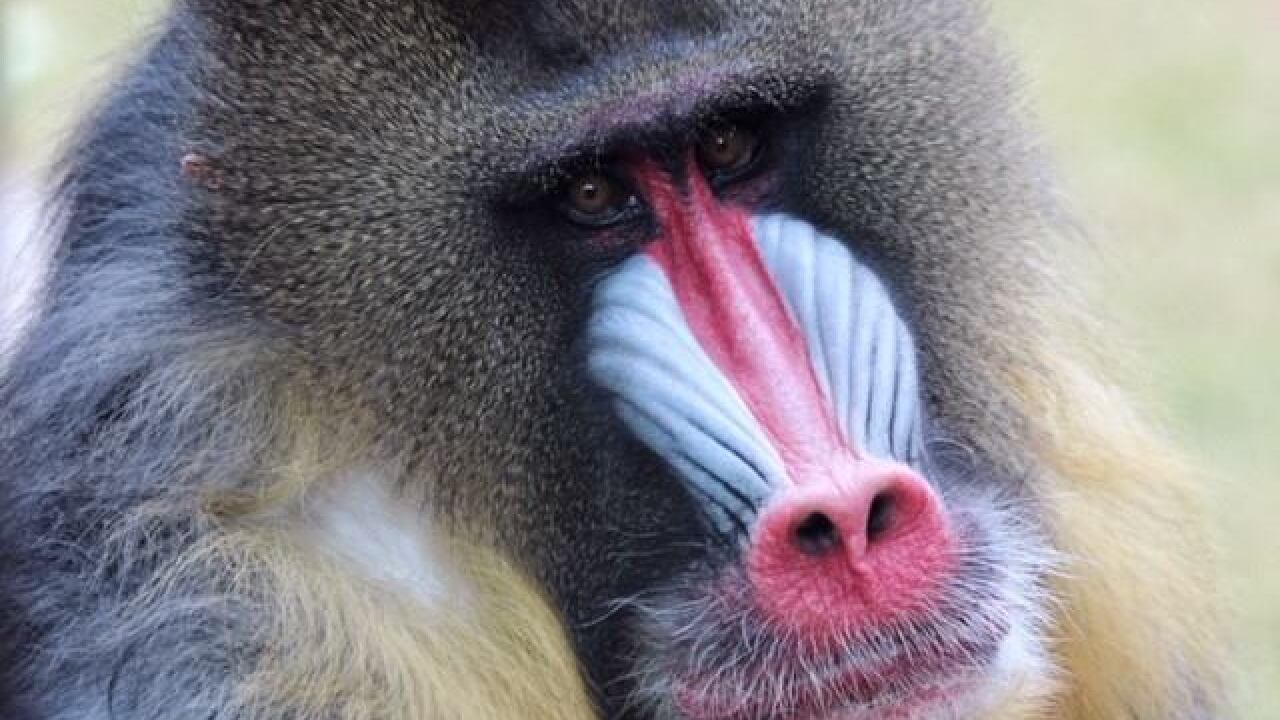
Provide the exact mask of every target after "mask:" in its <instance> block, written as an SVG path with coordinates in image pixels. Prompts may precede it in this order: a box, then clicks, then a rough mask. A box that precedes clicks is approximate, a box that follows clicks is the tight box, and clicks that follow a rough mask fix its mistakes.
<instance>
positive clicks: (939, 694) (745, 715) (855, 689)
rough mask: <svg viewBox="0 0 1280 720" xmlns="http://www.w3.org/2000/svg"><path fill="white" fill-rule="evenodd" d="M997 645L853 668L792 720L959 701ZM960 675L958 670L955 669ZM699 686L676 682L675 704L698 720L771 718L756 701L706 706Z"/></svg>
mask: <svg viewBox="0 0 1280 720" xmlns="http://www.w3.org/2000/svg"><path fill="white" fill-rule="evenodd" d="M996 649H997V645H996V644H994V643H993V644H989V645H982V646H974V645H959V646H957V647H955V648H952V649H948V650H947V651H945V652H941V653H938V654H937V655H933V656H931V657H927V658H921V657H913V658H910V659H908V658H905V657H897V658H895V659H893V660H890V661H888V662H886V663H885V664H883V665H881V666H879V667H878V668H874V669H868V668H865V667H850V668H849V669H847V670H845V671H844V672H842V673H840V674H837V675H834V676H833V677H832V678H830V679H829V680H828V681H827V682H825V683H824V684H823V685H821V686H820V687H816V688H810V689H809V690H810V692H809V693H808V694H807V695H805V696H802V697H799V698H797V699H796V702H795V704H794V705H793V706H792V707H791V708H790V709H789V710H788V713H787V715H786V717H787V718H788V720H846V719H848V720H861V719H862V718H864V717H868V716H867V715H866V714H865V713H867V712H868V711H869V710H871V709H874V713H875V714H874V716H875V717H877V718H885V719H886V720H892V719H894V718H898V719H901V720H905V719H906V718H910V717H913V716H914V715H915V714H916V713H918V712H919V711H920V710H922V709H924V708H926V707H930V706H933V705H936V704H938V703H939V702H942V701H945V700H948V699H952V698H955V697H956V696H957V695H958V694H962V693H964V692H965V691H966V690H967V688H968V687H969V686H970V683H968V682H966V681H965V679H964V678H965V676H966V675H969V674H972V673H974V672H976V671H977V670H978V668H980V667H981V666H982V665H983V664H985V661H987V660H989V659H990V658H991V657H993V656H994V655H995V652H996ZM957 667H958V668H960V670H956V668H957ZM695 683H696V680H694V681H690V680H677V682H676V702H677V705H678V706H679V708H680V710H681V712H682V713H683V714H684V715H686V716H687V717H689V718H693V719H694V720H759V718H763V717H766V716H771V715H768V712H767V711H766V709H765V708H762V707H760V703H758V702H757V701H755V700H754V699H752V698H743V699H741V700H738V701H734V700H730V699H720V698H715V697H713V699H712V700H711V701H710V702H705V701H703V700H702V699H700V698H696V697H693V695H694V694H695V692H696V691H695V690H694V689H693V687H692V686H693V685H695ZM891 690H897V692H899V693H900V694H901V697H899V698H898V699H897V701H896V702H894V703H893V705H892V706H888V705H878V704H877V703H878V702H880V701H883V699H884V698H885V696H886V695H887V694H888V693H889V692H890V691H891Z"/></svg>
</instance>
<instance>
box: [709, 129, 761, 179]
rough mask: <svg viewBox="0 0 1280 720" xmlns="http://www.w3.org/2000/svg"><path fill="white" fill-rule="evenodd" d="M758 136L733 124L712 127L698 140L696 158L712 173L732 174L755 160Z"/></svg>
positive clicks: (758, 142) (758, 141) (758, 145)
mask: <svg viewBox="0 0 1280 720" xmlns="http://www.w3.org/2000/svg"><path fill="white" fill-rule="evenodd" d="M759 148H760V138H759V137H757V136H756V134H755V133H753V132H751V131H750V130H747V129H746V128H742V127H736V126H733V125H728V126H723V127H717V128H713V129H712V130H710V131H708V132H707V133H706V134H704V135H703V136H702V138H701V139H700V140H699V141H698V159H699V160H700V161H701V162H702V166H703V167H704V168H706V169H707V170H708V171H710V172H711V173H712V174H714V175H721V176H732V175H734V174H736V173H738V172H741V171H742V170H745V169H746V168H747V167H749V166H750V165H751V162H752V161H753V160H755V158H756V153H757V151H758V150H759Z"/></svg>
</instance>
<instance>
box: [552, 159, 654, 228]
mask: <svg viewBox="0 0 1280 720" xmlns="http://www.w3.org/2000/svg"><path fill="white" fill-rule="evenodd" d="M562 192H563V193H564V197H563V200H562V202H561V207H562V209H563V211H564V213H565V214H566V215H568V216H569V219H570V220H573V221H574V222H576V223H578V224H580V225H588V226H592V227H605V226H607V225H614V224H617V223H619V222H622V221H624V220H627V219H630V218H631V217H632V216H634V215H635V213H636V210H637V209H638V208H639V205H640V201H639V199H638V198H637V197H636V195H635V193H633V192H632V191H631V190H630V188H628V187H627V186H626V185H625V184H624V183H623V182H622V181H620V180H618V179H617V178H615V177H612V176H610V175H609V174H607V173H603V172H588V173H584V174H582V175H579V176H577V177H575V178H573V179H572V180H570V181H569V182H568V183H567V184H566V185H565V187H564V189H563V191H562Z"/></svg>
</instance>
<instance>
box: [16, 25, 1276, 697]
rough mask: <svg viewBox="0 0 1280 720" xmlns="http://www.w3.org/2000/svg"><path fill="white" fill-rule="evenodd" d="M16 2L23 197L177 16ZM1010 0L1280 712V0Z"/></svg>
mask: <svg viewBox="0 0 1280 720" xmlns="http://www.w3.org/2000/svg"><path fill="white" fill-rule="evenodd" d="M0 3H2V4H0V8H2V9H3V22H2V25H0V27H2V28H3V34H4V35H3V41H2V43H0V49H2V51H3V55H0V58H2V62H3V65H0V73H2V80H0V113H3V114H2V115H0V122H3V123H4V125H3V130H4V134H3V137H4V140H5V142H4V144H3V145H2V146H0V149H2V154H0V178H7V180H6V182H7V184H8V186H9V187H10V188H12V187H14V186H15V184H23V182H24V181H23V180H22V178H24V177H29V176H30V174H31V173H32V171H33V168H38V167H40V166H41V165H42V164H43V163H44V162H45V161H46V160H47V158H48V157H49V153H50V148H51V147H52V146H53V145H54V144H55V143H56V142H57V141H58V140H59V139H60V138H61V137H63V135H64V133H65V127H66V125H67V122H68V119H69V118H71V117H72V116H73V115H74V113H75V111H76V110H77V109H78V108H79V107H81V106H82V104H83V103H84V102H85V100H86V99H87V98H90V97H92V95H93V92H94V89H95V88H97V87H99V86H100V84H101V82H102V79H103V78H104V77H107V76H109V74H110V72H111V69H112V61H113V60H115V59H118V57H119V50H120V48H122V47H124V46H125V45H127V43H128V42H129V40H130V39H131V38H132V37H133V34H134V33H136V32H137V31H138V30H139V29H140V28H143V27H145V25H146V23H147V22H148V21H149V20H150V19H151V18H152V17H154V15H155V13H156V11H157V9H158V8H159V6H160V4H161V3H160V2H159V1H158V0H0ZM993 5H994V9H995V13H996V19H997V22H998V24H999V25H1000V26H1001V27H1002V28H1003V29H1004V30H1005V31H1006V33H1007V34H1008V36H1009V40H1010V44H1011V47H1012V49H1013V50H1014V51H1015V53H1016V54H1017V55H1018V56H1020V58H1021V60H1022V62H1023V66H1024V68H1025V71H1026V73H1025V74H1026V78H1027V83H1028V86H1029V91H1030V92H1029V95H1030V99H1031V102H1032V107H1033V108H1034V109H1035V111H1036V113H1037V114H1038V116H1039V117H1040V118H1041V121H1042V124H1043V125H1044V126H1045V127H1046V129H1047V131H1048V134H1049V137H1050V139H1051V141H1052V143H1053V144H1054V146H1055V147H1056V148H1057V150H1058V153H1059V156H1060V158H1061V161H1062V168H1063V175H1064V179H1065V181H1066V184H1067V187H1068V189H1069V191H1070V194H1071V197H1072V198H1073V202H1074V204H1075V208H1076V210H1077V213H1078V215H1079V217H1080V219H1081V221H1082V223H1083V224H1084V226H1085V227H1086V228H1087V230H1088V231H1089V234H1090V236H1091V237H1092V238H1093V242H1094V243H1095V245H1096V246H1097V248H1098V249H1099V250H1100V251H1101V252H1100V253H1099V254H1100V256H1101V257H1102V258H1103V259H1102V261H1101V262H1098V263H1095V272H1094V277H1093V279H1094V281H1095V282H1094V285H1093V288H1094V292H1095V295H1096V297H1097V300H1098V304H1099V307H1101V308H1102V309H1103V312H1104V313H1106V314H1107V315H1108V316H1109V319H1110V320H1111V321H1112V322H1113V323H1114V324H1115V325H1116V326H1117V327H1118V328H1120V330H1121V332H1120V336H1121V337H1124V338H1125V339H1126V342H1127V343H1128V344H1129V345H1130V346H1131V347H1134V348H1137V349H1138V350H1139V352H1140V354H1139V363H1138V364H1139V365H1140V366H1141V367H1142V368H1143V369H1144V370H1145V371H1147V374H1145V375H1144V376H1142V377H1140V378H1139V381H1140V382H1139V385H1140V390H1141V391H1142V392H1144V393H1145V396H1146V399H1147V400H1149V402H1150V404H1151V405H1152V406H1153V407H1154V408H1156V409H1157V410H1156V412H1157V415H1158V417H1162V418H1164V421H1165V423H1166V424H1167V426H1168V427H1169V429H1170V432H1172V433H1174V434H1175V435H1176V436H1177V437H1179V438H1180V439H1181V440H1182V441H1183V443H1184V444H1185V445H1186V446H1187V447H1189V448H1191V449H1192V451H1193V452H1194V453H1195V454H1196V456H1197V457H1198V458H1199V459H1200V460H1202V462H1203V464H1204V466H1205V467H1206V468H1207V469H1208V470H1207V473H1208V476H1209V478H1210V480H1211V493H1212V499H1213V501H1214V510H1215V512H1216V514H1217V518H1218V520H1219V522H1218V527H1219V529H1220V536H1221V540H1222V545H1223V550H1224V553H1223V555H1224V560H1223V563H1224V568H1225V572H1224V573H1223V583H1224V585H1225V586H1226V588H1227V589H1228V591H1229V593H1230V595H1231V596H1232V597H1234V598H1236V599H1237V601H1238V602H1237V615H1238V621H1237V633H1236V634H1237V643H1238V645H1239V653H1238V655H1239V657H1240V661H1241V666H1242V672H1241V673H1240V683H1241V689H1240V695H1241V704H1242V706H1243V709H1244V716H1245V717H1246V718H1254V719H1256V720H1270V719H1273V718H1280V529H1277V528H1280V411H1278V410H1277V408H1280V1H1278V0H1129V1H1128V2H1115V1H1114V0H1056V2H1050V1H1049V0H993ZM10 196H11V197H12V193H11V194H10ZM4 220H5V218H0V221H4ZM0 238H3V234H2V233H0ZM3 258H4V255H3V253H0V260H3ZM0 290H3V285H2V284H0ZM1206 561H1209V560H1208V559H1206Z"/></svg>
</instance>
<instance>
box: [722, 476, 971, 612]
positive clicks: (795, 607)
mask: <svg viewBox="0 0 1280 720" xmlns="http://www.w3.org/2000/svg"><path fill="white" fill-rule="evenodd" d="M837 465H838V466H839V467H838V468H837V470H836V472H823V473H821V475H822V477H821V478H820V479H816V480H813V481H809V482H803V483H799V484H794V485H791V486H789V487H786V488H784V489H781V490H780V491H779V492H778V494H776V495H775V496H774V497H773V498H772V499H771V501H770V502H769V504H768V505H767V507H766V508H765V510H764V512H763V513H762V514H761V516H760V519H759V521H758V523H757V526H756V528H755V530H754V532H753V533H752V535H751V541H750V544H749V547H748V550H747V556H746V565H747V572H748V576H749V578H750V581H751V583H752V587H753V590H754V592H755V595H756V601H757V602H758V603H759V604H760V605H761V606H762V608H763V609H764V610H765V611H766V613H767V614H768V615H769V616H770V617H772V618H773V619H774V621H775V622H778V623H780V624H783V625H785V626H787V627H789V628H791V629H794V630H796V631H798V632H801V633H803V634H817V635H819V636H825V635H830V634H843V633H848V632H855V631H857V629H858V628H860V627H862V626H864V625H868V624H878V623H882V622H885V621H887V620H890V619H893V618H895V617H899V616H902V615H910V614H911V613H912V611H913V610H917V609H919V608H920V607H922V606H923V605H925V604H927V603H928V602H929V599H930V596H931V595H932V594H933V591H934V589H935V588H936V587H937V586H938V584H939V580H940V579H941V578H942V577H943V576H945V575H946V573H947V569H948V566H949V565H950V564H951V563H950V556H951V547H952V538H951V532H950V529H949V528H948V525H947V519H946V514H945V512H944V510H943V506H942V502H941V500H940V499H939V497H938V495H937V493H935V492H934V490H933V489H932V488H931V487H930V486H929V484H928V483H927V482H925V481H924V479H923V478H921V477H920V476H919V475H918V474H917V473H916V472H915V471H914V470H912V469H911V468H909V467H907V466H905V465H902V464H899V463H896V462H887V461H880V460H875V459H870V458H862V459H851V458H850V459H847V460H842V461H841V462H839V463H837Z"/></svg>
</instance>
